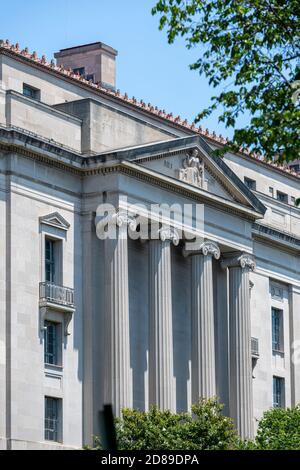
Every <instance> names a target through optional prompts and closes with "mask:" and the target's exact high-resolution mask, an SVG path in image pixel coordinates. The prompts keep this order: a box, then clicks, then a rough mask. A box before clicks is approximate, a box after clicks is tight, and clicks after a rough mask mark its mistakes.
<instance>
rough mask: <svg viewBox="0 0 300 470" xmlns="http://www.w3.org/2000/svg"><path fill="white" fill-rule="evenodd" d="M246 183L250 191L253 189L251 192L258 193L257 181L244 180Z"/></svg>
mask: <svg viewBox="0 0 300 470" xmlns="http://www.w3.org/2000/svg"><path fill="white" fill-rule="evenodd" d="M244 183H245V185H246V186H247V188H248V189H251V191H256V181H255V180H252V179H251V178H246V177H245V178H244Z"/></svg>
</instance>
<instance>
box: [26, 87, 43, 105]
mask: <svg viewBox="0 0 300 470" xmlns="http://www.w3.org/2000/svg"><path fill="white" fill-rule="evenodd" d="M40 93H41V92H40V90H38V89H37V88H34V87H32V86H30V85H26V84H25V83H24V84H23V95H24V96H27V97H28V98H31V99H33V100H37V101H38V100H39V99H40Z"/></svg>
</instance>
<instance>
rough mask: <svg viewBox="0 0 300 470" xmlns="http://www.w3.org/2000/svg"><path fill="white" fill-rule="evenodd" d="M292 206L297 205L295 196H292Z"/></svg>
mask: <svg viewBox="0 0 300 470" xmlns="http://www.w3.org/2000/svg"><path fill="white" fill-rule="evenodd" d="M291 205H292V206H295V205H296V198H295V197H294V196H291Z"/></svg>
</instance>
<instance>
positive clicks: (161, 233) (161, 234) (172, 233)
mask: <svg viewBox="0 0 300 470" xmlns="http://www.w3.org/2000/svg"><path fill="white" fill-rule="evenodd" d="M156 236H157V237H158V239H159V240H161V241H162V242H166V241H170V242H172V243H173V245H175V246H178V245H179V241H180V236H179V233H178V231H177V230H176V229H175V228H174V227H169V226H165V227H162V228H160V229H159V230H158V231H157V233H156ZM153 240H157V238H154V239H153ZM150 241H151V239H150Z"/></svg>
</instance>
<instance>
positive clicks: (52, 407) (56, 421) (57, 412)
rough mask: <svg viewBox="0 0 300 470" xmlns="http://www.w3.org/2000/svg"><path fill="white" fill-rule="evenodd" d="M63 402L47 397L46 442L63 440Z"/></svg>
mask: <svg viewBox="0 0 300 470" xmlns="http://www.w3.org/2000/svg"><path fill="white" fill-rule="evenodd" d="M61 428H62V426H61V400H60V399H58V398H51V397H45V440H46V441H54V442H59V441H60V440H61V437H60V436H61Z"/></svg>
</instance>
